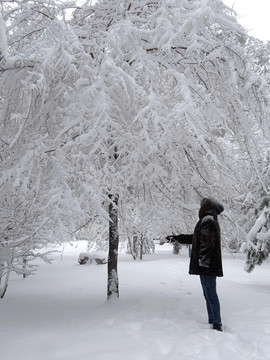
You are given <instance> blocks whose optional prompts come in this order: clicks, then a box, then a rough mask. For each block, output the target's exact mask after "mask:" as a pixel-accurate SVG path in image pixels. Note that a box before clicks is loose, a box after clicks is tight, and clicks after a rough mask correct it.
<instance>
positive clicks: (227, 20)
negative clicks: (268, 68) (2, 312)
mask: <svg viewBox="0 0 270 360" xmlns="http://www.w3.org/2000/svg"><path fill="white" fill-rule="evenodd" d="M0 7H1V13H2V16H1V17H0V33H1V35H0V118H1V120H0V121H1V123H0V134H1V135H0V156H1V165H0V186H1V195H0V203H1V206H0V208H1V213H0V218H1V222H0V223H1V225H0V226H1V230H0V232H1V247H2V248H3V249H9V252H10V254H12V256H11V257H13V258H14V256H15V255H14V254H15V253H18V254H20V256H19V258H22V254H23V255H24V256H28V252H27V251H28V250H27V251H26V250H25V249H30V250H31V251H32V253H33V250H36V249H38V248H40V247H41V246H43V245H44V241H45V242H48V241H52V242H54V241H65V240H66V239H67V237H68V236H73V235H74V234H76V231H78V230H80V229H81V228H83V227H87V226H90V225H91V224H93V223H95V222H99V224H100V223H102V222H104V221H106V222H107V221H108V220H109V215H108V205H109V203H110V198H109V195H111V194H112V195H117V198H118V209H119V215H120V219H122V220H124V221H123V224H122V229H123V233H124V234H127V233H128V231H129V230H130V228H136V224H138V222H139V221H141V223H144V224H147V227H148V229H149V232H150V234H151V235H150V236H152V237H156V236H164V235H165V234H166V233H168V232H171V231H172V230H173V231H177V232H179V231H183V232H185V231H189V232H190V231H192V229H193V224H194V219H195V216H196V213H195V212H194V210H196V209H197V208H198V204H199V199H200V198H201V197H202V196H205V195H211V196H215V197H217V198H219V199H220V200H221V201H223V202H224V203H225V205H227V206H226V207H227V212H226V218H227V220H226V221H225V222H224V229H225V230H224V232H225V234H226V232H227V233H228V232H229V231H230V232H231V233H232V231H231V229H232V228H233V233H234V234H235V235H234V238H233V239H232V235H230V240H233V241H236V240H235V239H236V238H239V237H240V239H241V238H242V239H243V237H244V236H245V234H246V232H247V229H246V228H247V227H248V226H249V225H247V223H248V224H249V223H250V219H249V218H248V216H246V214H247V213H248V210H249V208H250V207H254V204H255V203H257V202H259V201H261V199H263V198H264V197H265V196H267V194H269V173H268V175H266V174H267V171H266V166H268V165H266V164H267V160H266V159H267V157H269V153H268V149H269V139H270V136H269V120H268V119H269V77H268V75H266V73H265V72H264V71H260V69H261V68H260V66H259V64H258V59H259V58H260V52H259V50H260V48H261V46H262V44H260V43H256V42H252V40H250V38H249V37H248V36H247V34H246V33H245V31H244V29H243V28H242V27H241V26H240V25H239V24H238V23H237V21H236V19H235V16H234V13H233V11H232V10H231V9H229V8H228V7H226V6H225V5H224V4H223V2H222V1H220V0H204V1H190V0H159V1H151V2H149V1H147V0H138V1H121V0H111V1H108V0H102V1H96V2H93V1H85V2H82V3H80V5H78V4H77V3H72V2H63V3H61V2H54V1H46V2H43V1H27V0H25V1H18V2H13V1H12V2H9V1H0ZM260 59H261V58H260ZM245 216H246V218H245ZM254 217H255V214H254V215H253V218H252V219H254ZM127 219H128V221H127ZM140 219H141V220H140ZM252 219H251V220H252ZM124 223H125V224H127V223H128V229H127V228H125V226H124ZM15 257H16V256H15ZM1 263H3V264H4V261H2V260H1ZM9 263H10V262H9ZM11 263H12V261H11ZM1 266H2V267H3V268H7V266H6V265H1ZM9 268H10V265H9ZM21 269H22V268H21ZM3 271H4V270H2V272H3ZM16 271H18V268H16ZM21 271H22V270H21Z"/></svg>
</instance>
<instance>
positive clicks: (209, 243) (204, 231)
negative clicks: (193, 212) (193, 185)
mask: <svg viewBox="0 0 270 360" xmlns="http://www.w3.org/2000/svg"><path fill="white" fill-rule="evenodd" d="M223 210H224V207H223V205H222V204H221V203H219V202H217V201H216V200H215V199H211V198H205V199H203V200H202V201H201V208H200V211H199V218H200V220H199V222H198V223H197V225H196V227H195V230H194V234H193V239H192V251H191V258H190V264H189V273H190V274H191V275H213V276H223V270H222V259H221V241H220V227H219V223H218V218H217V216H218V215H219V214H221V213H222V211H223Z"/></svg>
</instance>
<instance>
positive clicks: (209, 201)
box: [199, 197, 224, 219]
mask: <svg viewBox="0 0 270 360" xmlns="http://www.w3.org/2000/svg"><path fill="white" fill-rule="evenodd" d="M223 211H224V206H223V204H222V203H221V202H219V201H218V200H216V199H214V198H212V197H209V198H203V199H202V200H201V207H200V210H199V218H200V219H202V218H203V217H204V216H206V215H212V216H217V215H219V214H221V213H222V212H223Z"/></svg>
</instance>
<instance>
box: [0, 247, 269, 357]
mask: <svg viewBox="0 0 270 360" xmlns="http://www.w3.org/2000/svg"><path fill="white" fill-rule="evenodd" d="M81 245H83V244H81ZM156 248H157V249H156V253H155V254H154V255H147V256H145V258H144V260H143V261H139V260H138V261H134V260H132V258H131V256H129V255H126V254H122V255H120V259H119V278H120V299H119V300H117V301H113V302H109V303H107V302H106V270H107V269H106V265H79V264H78V262H77V260H78V256H79V253H80V251H85V248H84V247H83V248H82V246H80V247H77V248H76V247H70V246H69V247H67V248H65V250H64V256H63V257H60V255H58V254H57V255H54V258H55V259H54V262H53V264H52V265H48V264H44V263H43V264H42V265H41V267H40V269H39V270H38V272H37V273H36V275H35V276H30V277H28V278H26V279H24V280H22V279H21V278H18V277H16V276H13V277H12V281H11V282H10V286H9V289H8V292H7V294H6V296H5V298H4V299H3V300H1V301H0V355H1V356H0V358H1V359H3V360H17V359H19V360H163V359H166V360H182V359H183V360H195V359H196V360H197V359H203V360H215V359H217V360H238V359H239V360H240V359H241V360H247V359H251V360H265V359H269V358H270V301H269V300H270V277H269V274H270V262H265V263H264V264H263V265H262V266H261V267H257V268H255V270H254V271H253V272H252V273H251V274H247V273H246V272H244V270H243V267H244V256H243V255H241V254H237V255H235V256H233V255H229V254H224V256H223V262H224V273H225V276H224V278H221V279H218V293H219V297H220V302H221V310H222V318H223V323H224V327H225V331H224V332H223V333H220V332H217V331H214V330H212V329H211V328H210V326H209V325H208V324H207V316H206V307H205V302H204V299H203V296H202V290H201V286H200V282H199V278H198V277H197V276H190V275H188V274H187V271H188V262H189V259H188V256H187V250H186V249H182V253H181V254H180V255H179V256H176V255H173V254H172V253H171V250H172V249H171V246H170V245H164V246H157V247H156Z"/></svg>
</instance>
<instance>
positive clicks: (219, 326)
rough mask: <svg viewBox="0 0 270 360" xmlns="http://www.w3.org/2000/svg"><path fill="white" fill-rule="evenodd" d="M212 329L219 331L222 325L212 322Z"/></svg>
mask: <svg viewBox="0 0 270 360" xmlns="http://www.w3.org/2000/svg"><path fill="white" fill-rule="evenodd" d="M213 329H214V330H217V331H221V332H222V331H223V329H222V325H219V324H213Z"/></svg>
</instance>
